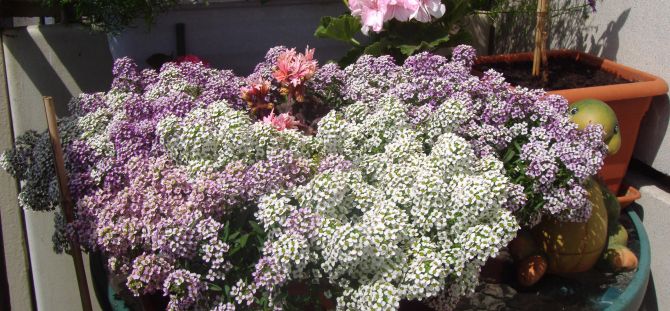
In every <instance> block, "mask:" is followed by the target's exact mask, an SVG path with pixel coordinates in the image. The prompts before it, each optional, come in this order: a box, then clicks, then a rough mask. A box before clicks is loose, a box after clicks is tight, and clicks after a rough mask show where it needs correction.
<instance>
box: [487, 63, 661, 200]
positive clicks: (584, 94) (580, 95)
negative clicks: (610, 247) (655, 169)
mask: <svg viewBox="0 0 670 311" xmlns="http://www.w3.org/2000/svg"><path fill="white" fill-rule="evenodd" d="M548 56H549V62H551V59H557V58H568V59H573V60H574V61H575V62H577V63H581V64H584V65H585V66H591V67H593V66H595V67H598V68H600V69H601V70H603V71H605V72H608V73H611V74H613V75H615V76H617V77H620V78H623V79H625V80H628V81H632V82H631V83H623V84H613V85H607V86H596V87H584V88H575V89H563V90H556V91H551V92H549V93H551V94H558V95H561V96H564V97H565V98H566V99H567V100H568V101H569V102H571V103H572V102H575V101H578V100H581V99H585V98H597V99H600V100H602V101H605V102H607V104H609V105H610V106H611V107H612V109H614V112H615V113H616V115H617V118H618V119H619V127H620V130H621V135H622V144H621V149H620V150H619V152H618V153H617V154H615V155H611V156H609V157H607V159H606V160H605V166H604V167H603V169H602V170H601V171H600V173H599V175H600V176H601V177H602V178H603V179H604V180H605V183H606V184H607V186H608V188H609V189H610V190H612V191H613V192H615V193H617V192H618V191H619V188H620V187H621V182H622V180H623V177H624V176H625V175H626V170H628V164H629V162H630V159H631V157H632V155H633V150H634V148H635V142H636V140H637V135H638V131H639V129H640V122H641V121H642V117H644V115H645V113H646V112H647V110H649V105H650V104H651V100H652V98H653V97H654V96H657V95H662V94H665V93H667V92H668V85H667V84H666V82H665V81H664V80H663V79H661V78H659V77H657V76H654V75H651V74H649V73H646V72H642V71H640V70H636V69H633V68H630V67H627V66H624V65H621V64H617V63H615V62H613V61H610V60H607V59H603V58H599V57H596V56H593V55H589V54H586V53H582V52H577V51H570V50H556V51H549V52H548ZM532 59H533V54H532V53H518V54H504V55H494V56H482V57H479V58H478V59H477V62H476V65H485V64H495V63H517V62H530V61H532Z"/></svg>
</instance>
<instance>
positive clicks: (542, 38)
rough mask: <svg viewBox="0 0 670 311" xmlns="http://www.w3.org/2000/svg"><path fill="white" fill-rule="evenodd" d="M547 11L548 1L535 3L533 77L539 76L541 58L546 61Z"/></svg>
mask: <svg viewBox="0 0 670 311" xmlns="http://www.w3.org/2000/svg"><path fill="white" fill-rule="evenodd" d="M548 11H549V0H538V1H537V22H536V23H535V50H534V51H533V72H532V73H533V77H539V76H540V67H541V65H540V63H541V62H542V58H543V57H544V58H545V59H546V47H545V46H546V37H547V32H546V30H545V28H546V24H547V12H548Z"/></svg>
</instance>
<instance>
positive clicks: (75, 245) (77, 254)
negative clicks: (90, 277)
mask: <svg viewBox="0 0 670 311" xmlns="http://www.w3.org/2000/svg"><path fill="white" fill-rule="evenodd" d="M43 100H44V111H45V113H46V117H47V124H48V126H49V137H50V138H51V146H52V147H53V151H54V162H55V167H56V175H57V176H58V187H59V189H60V195H61V208H62V209H63V214H65V220H66V221H67V223H68V224H71V223H72V221H73V220H74V210H73V208H72V198H71V197H70V189H68V176H67V171H66V170H65V161H64V159H63V149H62V147H61V144H60V135H59V134H58V123H57V122H56V110H55V108H54V99H53V98H52V97H51V96H44V97H43ZM68 240H69V242H70V250H71V251H72V260H73V261H74V271H75V273H76V274H77V285H78V286H79V298H80V299H81V307H82V309H83V310H84V311H91V310H92V306H91V295H90V294H89V292H88V284H87V281H86V271H85V270H84V261H83V260H82V257H81V248H80V247H79V242H78V241H77V239H75V238H72V237H70V238H68Z"/></svg>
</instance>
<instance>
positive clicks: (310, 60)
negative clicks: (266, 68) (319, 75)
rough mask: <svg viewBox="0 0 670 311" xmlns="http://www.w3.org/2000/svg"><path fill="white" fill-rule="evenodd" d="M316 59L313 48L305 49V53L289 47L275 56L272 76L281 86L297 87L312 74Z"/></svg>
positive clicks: (314, 69) (314, 70)
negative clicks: (275, 61) (275, 60)
mask: <svg viewBox="0 0 670 311" xmlns="http://www.w3.org/2000/svg"><path fill="white" fill-rule="evenodd" d="M316 66H317V61H316V60H314V49H311V50H310V49H309V47H307V49H305V54H301V53H296V51H295V49H290V50H287V51H285V52H284V53H281V54H280V55H279V57H277V67H276V68H275V71H274V72H273V73H272V76H273V77H274V78H275V79H276V80H277V82H279V83H280V84H282V85H283V86H292V87H297V86H299V85H301V84H303V83H304V82H305V81H307V80H309V79H310V78H312V76H314V73H315V72H316Z"/></svg>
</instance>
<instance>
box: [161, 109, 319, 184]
mask: <svg viewBox="0 0 670 311" xmlns="http://www.w3.org/2000/svg"><path fill="white" fill-rule="evenodd" d="M156 133H157V134H158V136H159V138H160V142H161V144H162V145H163V146H164V147H165V149H166V150H167V152H168V154H169V155H170V156H171V158H173V159H175V160H176V161H178V162H179V163H180V164H183V165H186V166H187V167H188V168H189V170H191V171H193V172H197V171H201V170H208V169H215V170H218V169H221V168H223V167H225V166H226V164H228V163H230V162H232V161H237V160H243V161H247V162H249V163H251V162H252V161H254V160H258V159H264V158H267V156H268V155H271V154H275V153H276V152H279V151H284V150H290V151H293V152H294V155H310V154H312V152H313V150H314V149H315V148H316V147H315V142H314V139H313V137H311V136H307V135H304V134H302V133H301V132H299V131H298V130H295V129H287V130H283V131H278V130H276V129H274V128H273V127H272V126H271V125H269V124H267V123H263V122H253V121H252V120H251V118H249V116H248V114H246V113H245V112H244V111H240V110H236V109H234V108H232V107H231V106H230V105H229V104H228V103H226V102H225V101H220V102H217V103H214V104H212V105H210V106H208V107H206V108H197V109H195V110H193V111H191V112H190V113H188V114H187V115H186V116H185V117H183V118H177V117H174V116H168V117H166V118H165V119H163V120H161V121H160V122H159V123H158V125H157V127H156Z"/></svg>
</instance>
